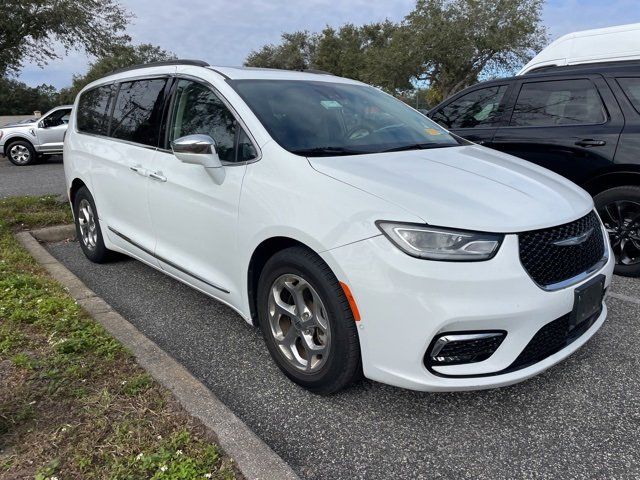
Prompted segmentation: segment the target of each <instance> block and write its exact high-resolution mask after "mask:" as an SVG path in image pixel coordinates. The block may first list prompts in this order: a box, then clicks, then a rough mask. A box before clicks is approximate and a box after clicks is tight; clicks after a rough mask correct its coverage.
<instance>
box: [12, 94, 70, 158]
mask: <svg viewBox="0 0 640 480" xmlns="http://www.w3.org/2000/svg"><path fill="white" fill-rule="evenodd" d="M71 108H72V105H62V106H60V107H56V108H54V109H52V110H49V111H48V112H47V113H45V114H44V115H43V116H42V117H41V118H40V119H33V120H27V121H24V120H23V121H22V122H17V123H11V124H9V125H4V126H3V127H0V152H2V153H4V155H6V156H7V157H8V158H9V160H11V162H12V163H14V164H15V165H18V166H23V165H29V164H32V163H34V162H35V161H36V160H37V158H38V157H39V156H43V155H56V154H62V141H63V139H64V134H65V132H66V131H67V124H68V123H69V117H70V116H71Z"/></svg>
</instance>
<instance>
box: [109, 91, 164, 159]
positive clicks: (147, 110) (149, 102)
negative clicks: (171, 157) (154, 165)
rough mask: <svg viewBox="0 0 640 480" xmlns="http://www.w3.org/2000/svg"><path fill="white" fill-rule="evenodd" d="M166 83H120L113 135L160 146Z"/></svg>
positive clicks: (113, 118) (112, 120)
mask: <svg viewBox="0 0 640 480" xmlns="http://www.w3.org/2000/svg"><path fill="white" fill-rule="evenodd" d="M166 84H167V81H166V79H153V80H137V81H134V82H124V83H122V84H120V90H119V91H118V97H117V99H116V104H115V107H114V109H113V117H112V118H111V131H110V136H111V137H113V138H119V139H121V140H128V141H130V142H135V143H141V144H143V145H151V146H154V147H155V146H157V145H158V135H159V133H160V122H161V119H162V102H163V98H164V87H165V86H166Z"/></svg>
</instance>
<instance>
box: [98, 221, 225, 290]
mask: <svg viewBox="0 0 640 480" xmlns="http://www.w3.org/2000/svg"><path fill="white" fill-rule="evenodd" d="M108 228H109V231H111V232H113V233H114V234H115V235H117V236H118V237H120V238H121V239H123V240H124V241H125V242H127V243H130V244H131V245H133V246H134V247H136V248H138V249H140V250H142V251H143V252H144V253H146V254H147V255H150V256H152V257H153V258H155V259H156V260H158V261H160V262H162V263H165V264H167V265H169V266H170V267H172V268H175V269H176V270H178V271H180V272H182V273H184V274H185V275H189V276H190V277H192V278H195V279H196V280H198V281H199V282H202V283H204V284H206V285H209V286H210V287H212V288H215V289H216V290H219V291H221V292H223V293H231V292H230V291H229V290H227V289H226V288H222V287H220V286H218V285H216V284H214V283H211V282H210V281H208V280H205V279H204V278H202V277H201V276H199V275H196V274H195V273H193V272H190V271H189V270H187V269H185V268H183V267H181V266H180V265H177V264H175V263H173V262H171V261H169V260H167V259H166V258H163V257H161V256H159V255H156V254H155V253H154V252H152V251H151V250H149V249H147V248H145V247H143V246H142V245H140V244H138V243H136V242H134V241H133V240H131V239H130V238H129V237H127V236H126V235H124V234H123V233H120V232H119V231H117V230H116V229H115V228H113V227H111V226H108Z"/></svg>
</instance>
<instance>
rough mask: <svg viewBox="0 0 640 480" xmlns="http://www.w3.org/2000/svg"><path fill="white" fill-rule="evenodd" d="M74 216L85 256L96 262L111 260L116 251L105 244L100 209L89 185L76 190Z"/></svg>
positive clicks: (78, 237)
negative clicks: (99, 218)
mask: <svg viewBox="0 0 640 480" xmlns="http://www.w3.org/2000/svg"><path fill="white" fill-rule="evenodd" d="M73 216H74V217H75V223H76V238H77V239H78V242H79V243H80V247H81V248H82V251H83V252H84V254H85V256H86V257H87V258H88V259H89V260H91V261H92V262H94V263H104V262H107V261H109V260H111V259H112V258H113V256H114V253H115V252H113V251H111V250H109V249H107V247H105V246H104V240H103V237H102V230H101V229H100V222H99V221H98V210H97V209H96V204H95V202H94V200H93V196H92V195H91V193H90V192H89V189H88V188H87V187H81V188H80V189H79V190H78V191H77V192H76V196H75V198H74V200H73Z"/></svg>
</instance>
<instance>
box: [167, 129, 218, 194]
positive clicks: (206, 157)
mask: <svg viewBox="0 0 640 480" xmlns="http://www.w3.org/2000/svg"><path fill="white" fill-rule="evenodd" d="M171 150H172V151H173V154H174V155H175V156H176V158H177V159H178V160H180V161H181V162H182V163H189V164H191V165H201V166H203V167H204V168H205V169H206V170H207V173H208V174H209V175H211V176H212V177H213V179H214V180H215V181H216V183H222V180H224V168H223V166H222V162H221V161H220V157H218V153H217V152H216V142H215V140H214V139H213V138H211V137H210V136H209V135H201V134H197V135H187V136H186V137H180V138H178V139H177V140H174V141H173V142H171Z"/></svg>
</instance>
